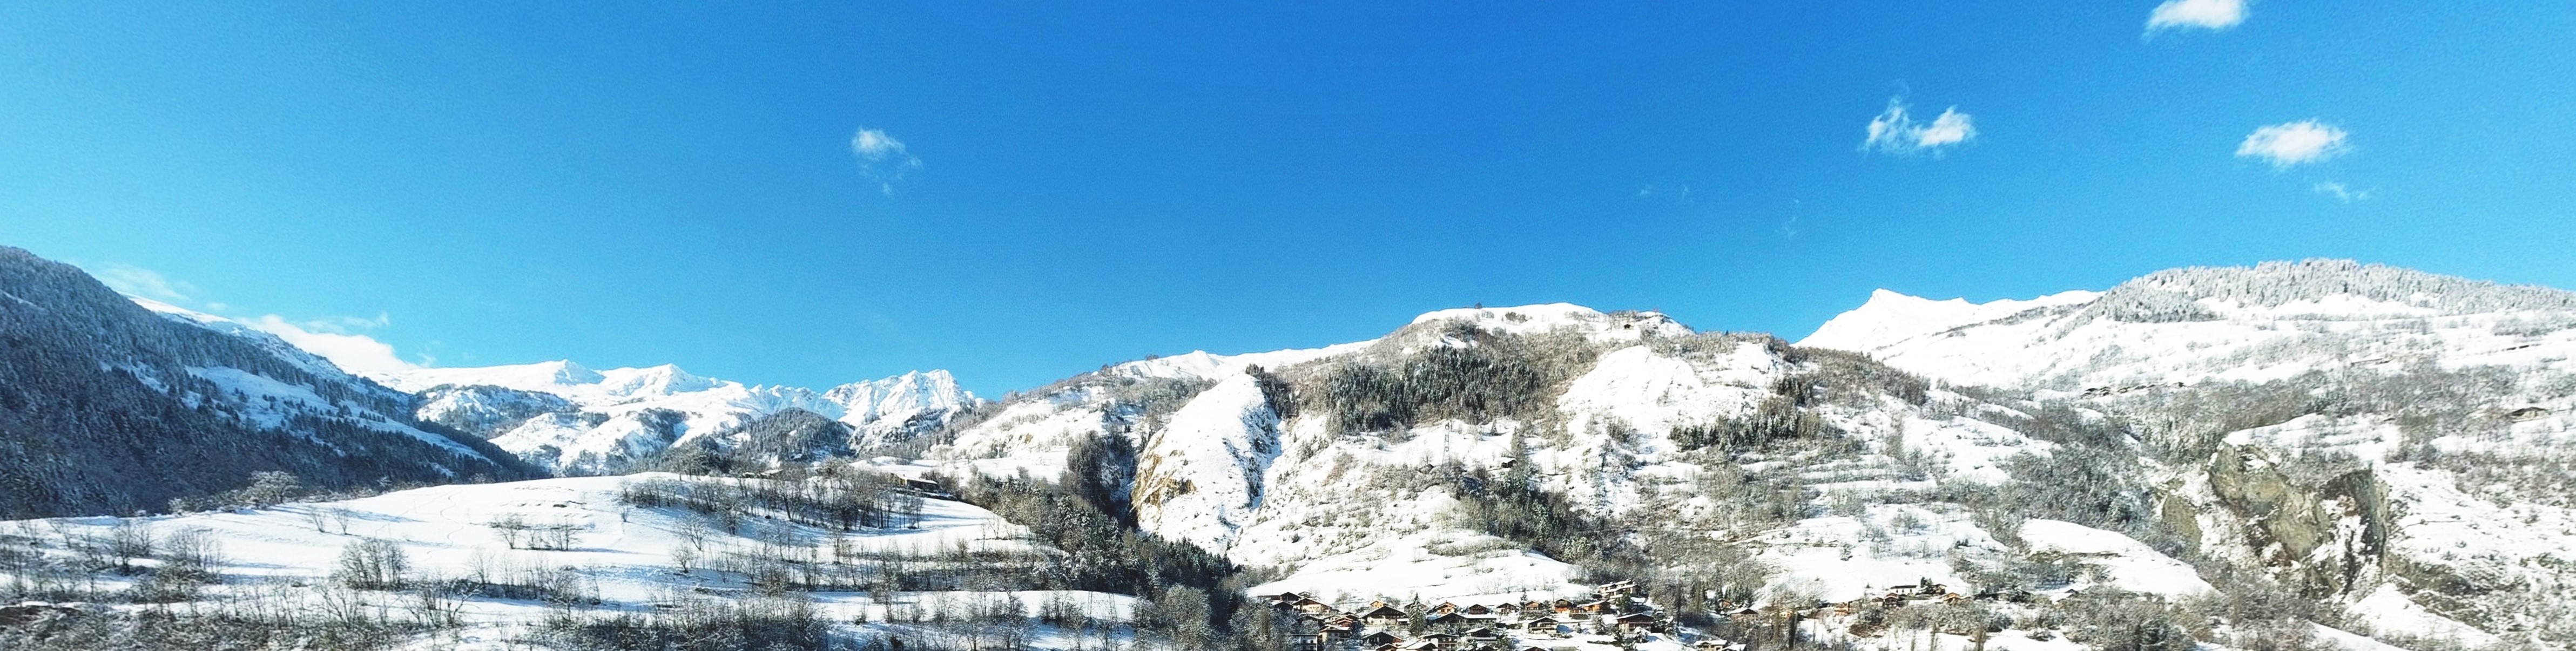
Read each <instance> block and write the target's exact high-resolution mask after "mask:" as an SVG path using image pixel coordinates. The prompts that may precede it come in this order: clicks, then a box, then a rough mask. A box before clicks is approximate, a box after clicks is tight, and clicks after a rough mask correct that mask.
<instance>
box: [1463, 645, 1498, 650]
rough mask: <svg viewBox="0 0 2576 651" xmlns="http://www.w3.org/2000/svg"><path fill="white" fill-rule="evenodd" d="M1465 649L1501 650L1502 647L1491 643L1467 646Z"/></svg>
mask: <svg viewBox="0 0 2576 651" xmlns="http://www.w3.org/2000/svg"><path fill="white" fill-rule="evenodd" d="M1467 651H1503V648H1502V647H1498V646H1494V645H1491V644H1479V645H1476V646H1471V647H1467Z"/></svg>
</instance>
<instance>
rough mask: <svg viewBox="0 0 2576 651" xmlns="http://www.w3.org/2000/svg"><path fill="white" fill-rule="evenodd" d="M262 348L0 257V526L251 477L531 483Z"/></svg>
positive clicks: (280, 349) (265, 344) (221, 486)
mask: <svg viewBox="0 0 2576 651" xmlns="http://www.w3.org/2000/svg"><path fill="white" fill-rule="evenodd" d="M262 336H264V335H258V334H257V333H249V332H245V333H237V334H225V333H221V332H217V331H214V330H210V329H207V328H204V327H199V326H198V325H194V324H189V323H182V322H180V321H179V320H176V319H174V318H170V317H165V316H163V315H160V314H155V313H154V312H152V311H150V310H147V309H145V308H143V307H141V306H138V305H136V304H135V302H134V301H131V300H127V299H126V298H125V297H123V296H119V295H117V293H116V292H114V291H111V290H109V289H108V288H107V287H106V286H105V285H101V284H100V283H99V282H98V281H97V280H95V279H92V278H90V277H89V275H87V274H85V273H82V272H81V271H80V270H79V269H75V268H73V267H71V266H69V265H64V264H60V263H56V262H51V261H47V260H43V259H40V258H37V257H36V256H34V255H32V254H29V253H27V252H26V251H23V250H19V249H14V248H0V513H6V514H10V515H14V516H17V517H31V516H51V515H75V514H109V513H120V514H121V513H132V512H134V511H137V510H153V511H159V510H165V509H167V508H168V507H169V506H170V501H171V500H172V499H177V498H196V497H202V496H208V495H213V494H216V493H222V492H226V491H233V490H237V489H241V488H244V487H247V486H249V485H250V483H251V475H252V473H255V472H262V471H271V472H285V473H291V474H292V475H293V476H295V477H297V478H299V479H300V481H301V482H303V483H305V484H307V485H310V486H316V487H323V488H335V487H358V486H367V487H377V486H384V485H392V484H418V483H444V482H456V481H468V480H475V481H494V480H509V479H523V478H528V477H533V476H538V473H537V472H536V471H534V470H533V469H530V468H528V467H527V466H526V465H525V464H522V463H519V462H518V460H517V459H515V458H513V457H511V456H510V455H508V454H507V453H504V452H501V451H500V450H499V449H498V448H494V447H492V446H491V445H490V444H488V443H485V442H484V441H482V440H481V439H478V438H475V437H471V436H464V435H460V434H458V433H457V432H455V431H454V430H451V429H449V428H447V427H444V426H440V425H436V424H431V423H423V422H418V421H415V420H413V419H412V418H411V412H412V404H413V401H414V398H413V397H412V396H410V395H408V394H404V393H402V392H399V391H394V390H391V389H387V388H384V387H382V386H378V385H376V384H375V383H373V382H369V381H367V380H364V379H360V378H357V377H353V376H350V375H348V374H346V373H343V372H341V371H340V370H339V369H337V368H335V367H333V366H331V364H330V363H328V362H325V361H322V360H321V359H320V358H318V357H313V356H311V355H309V354H306V353H304V352H302V351H298V350H295V349H294V348H293V347H291V346H287V345H285V344H284V342H279V341H276V340H274V339H273V338H271V339H267V340H266V341H261V340H259V339H257V338H256V337H262Z"/></svg>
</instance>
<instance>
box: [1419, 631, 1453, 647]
mask: <svg viewBox="0 0 2576 651" xmlns="http://www.w3.org/2000/svg"><path fill="white" fill-rule="evenodd" d="M1418 641H1420V642H1422V643H1424V644H1427V645H1429V646H1430V648H1434V649H1452V648H1457V646H1458V636H1456V635H1450V634H1448V633H1427V634H1424V635H1423V636H1422V638H1421V639H1420V640H1418Z"/></svg>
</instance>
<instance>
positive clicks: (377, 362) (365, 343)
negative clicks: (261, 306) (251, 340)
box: [237, 314, 420, 378]
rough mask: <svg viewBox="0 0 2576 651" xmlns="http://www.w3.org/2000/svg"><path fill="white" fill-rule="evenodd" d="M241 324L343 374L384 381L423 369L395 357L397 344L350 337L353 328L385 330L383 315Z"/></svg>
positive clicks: (275, 317) (276, 318) (264, 318)
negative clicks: (314, 357) (354, 326)
mask: <svg viewBox="0 0 2576 651" xmlns="http://www.w3.org/2000/svg"><path fill="white" fill-rule="evenodd" d="M237 321H239V322H241V324H242V325H246V326H250V327H251V329H253V330H258V331H260V332H265V333H269V334H272V335H277V338H279V339H284V340H286V343H288V344H293V345H294V346H295V347H296V348H302V349H304V352H308V353H312V354H315V355H320V356H321V357H322V358H323V359H327V360H331V363H332V364H333V365H336V366H339V367H340V370H344V371H348V372H350V373H355V374H358V375H361V376H365V377H370V378H382V377H386V376H389V375H393V374H396V373H400V372H403V371H408V370H411V369H416V368H420V365H418V364H413V363H411V362H406V361H403V359H402V357H401V356H398V355H395V354H394V347H393V344H388V343H385V342H381V341H376V338H374V337H369V336H366V335H361V334H349V333H348V332H347V331H346V329H347V328H348V327H349V326H350V325H352V324H358V325H362V326H364V327H380V326H383V325H385V324H386V323H387V322H388V320H387V319H386V318H385V316H384V315H382V314H378V315H376V318H373V319H359V318H355V317H333V318H330V319H323V320H316V321H305V322H301V323H298V322H294V321H288V320H286V318H284V317H280V316H278V315H275V314H270V315H266V316H262V317H259V318H256V319H237ZM368 324H372V325H368ZM316 330H320V332H316Z"/></svg>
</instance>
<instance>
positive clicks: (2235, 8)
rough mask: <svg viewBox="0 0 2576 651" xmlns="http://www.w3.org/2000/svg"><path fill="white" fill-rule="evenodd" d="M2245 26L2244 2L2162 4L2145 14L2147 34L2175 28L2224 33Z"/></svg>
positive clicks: (2202, 0)
mask: <svg viewBox="0 0 2576 651" xmlns="http://www.w3.org/2000/svg"><path fill="white" fill-rule="evenodd" d="M2242 22H2245V0H2165V2H2164V4H2160V5H2156V10H2155V11H2152V12H2148V13H2147V33H2149V34H2153V33H2156V32H2159V31H2163V30H2168V29H2176V28H2198V29H2227V28H2229V27H2235V26H2236V24H2237V23H2242Z"/></svg>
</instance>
